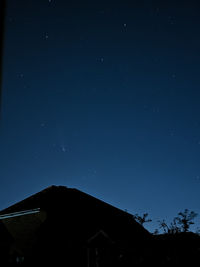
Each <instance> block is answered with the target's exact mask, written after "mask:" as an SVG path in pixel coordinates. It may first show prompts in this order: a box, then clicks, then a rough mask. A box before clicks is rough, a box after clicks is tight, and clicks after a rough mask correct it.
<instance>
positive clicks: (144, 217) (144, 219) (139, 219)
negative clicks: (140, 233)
mask: <svg viewBox="0 0 200 267" xmlns="http://www.w3.org/2000/svg"><path fill="white" fill-rule="evenodd" d="M148 215H149V214H148V213H144V214H143V215H142V216H139V215H138V214H137V213H136V214H135V215H133V218H134V219H135V220H136V221H137V222H138V223H139V224H141V225H142V226H143V224H144V223H147V222H152V220H151V219H147V217H148Z"/></svg>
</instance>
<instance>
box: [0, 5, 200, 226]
mask: <svg viewBox="0 0 200 267" xmlns="http://www.w3.org/2000/svg"><path fill="white" fill-rule="evenodd" d="M199 14H200V4H199V1H193V0H190V1H149V0H146V1H145V0H144V1H141V0H136V1H128V0H121V1H117V0H115V1H109V0H108V1H81V0H78V1H69V0H67V1H64V0H51V1H50V0H41V1H35V0H20V1H16V0H8V1H7V14H6V32H5V33H6V35H5V44H4V45H5V50H4V65H3V71H4V72H3V89H2V91H3V95H2V116H1V122H0V124H1V125H0V127H1V130H0V209H3V208H6V207H7V206H9V205H11V204H13V203H15V202H17V201H19V200H22V199H24V198H25V197H28V196H30V195H31V194H33V193H36V192H38V191H40V190H42V189H44V188H45V187H47V186H49V185H52V184H55V185H64V186H68V187H73V188H77V189H79V190H81V191H84V192H86V193H89V194H91V195H93V196H95V197H97V198H100V199H102V200H104V201H105V202H108V203H110V204H112V205H114V206H117V207H119V208H121V209H123V210H127V211H128V212H130V213H132V214H135V213H138V214H143V213H145V212H148V213H149V216H150V218H151V219H153V221H154V223H153V224H149V225H148V224H146V227H147V229H150V230H151V231H153V230H154V229H155V228H156V227H157V220H159V219H160V220H161V219H167V220H170V221H171V220H172V219H173V218H174V217H175V216H176V215H177V213H178V212H179V211H183V210H184V209H185V208H188V209H190V210H194V211H195V212H197V213H199V215H200V205H199V200H200V87H199V85H200V16H199ZM196 226H198V225H196Z"/></svg>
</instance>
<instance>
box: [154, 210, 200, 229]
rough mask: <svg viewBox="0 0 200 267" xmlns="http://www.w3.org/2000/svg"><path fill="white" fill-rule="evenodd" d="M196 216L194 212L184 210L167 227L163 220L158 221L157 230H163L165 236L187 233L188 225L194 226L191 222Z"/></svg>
mask: <svg viewBox="0 0 200 267" xmlns="http://www.w3.org/2000/svg"><path fill="white" fill-rule="evenodd" d="M197 215H198V214H197V213H195V212H194V211H189V210H188V209H185V210H184V211H183V212H179V213H178V216H177V217H175V218H174V219H173V221H172V222H171V223H170V224H169V225H167V223H166V221H165V220H162V221H158V223H159V228H160V229H162V230H163V232H164V233H165V234H175V233H180V232H188V231H189V228H190V225H192V224H194V222H193V220H194V218H195V217H196V216H197Z"/></svg>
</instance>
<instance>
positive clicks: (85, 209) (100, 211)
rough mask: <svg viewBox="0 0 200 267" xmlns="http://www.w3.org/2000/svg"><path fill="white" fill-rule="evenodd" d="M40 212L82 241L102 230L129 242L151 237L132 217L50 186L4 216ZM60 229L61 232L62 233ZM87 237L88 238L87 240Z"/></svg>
mask: <svg viewBox="0 0 200 267" xmlns="http://www.w3.org/2000/svg"><path fill="white" fill-rule="evenodd" d="M37 208H40V209H41V210H44V211H46V212H47V214H48V216H47V217H51V220H50V221H51V222H52V221H54V224H57V225H58V224H60V225H61V226H60V228H61V229H63V228H64V227H66V224H67V225H68V228H69V229H65V230H66V231H68V232H69V234H70V229H74V228H76V229H77V231H76V235H82V238H86V239H88V238H89V236H92V235H93V234H95V233H96V232H97V230H98V229H99V230H100V229H103V230H104V231H105V232H107V233H108V232H109V235H110V237H111V238H113V237H115V238H116V236H118V237H119V239H120V240H122V239H123V238H124V237H123V236H126V238H127V237H128V236H130V238H131V239H133V236H134V239H143V238H146V237H148V236H150V233H149V232H148V231H147V230H146V229H145V228H143V227H142V226H141V225H140V224H139V223H137V222H136V221H135V220H134V219H133V216H132V215H131V214H129V213H127V212H125V211H122V210H120V209H118V208H116V207H114V206H112V205H110V204H108V203H105V202H103V201H102V200H99V199H97V198H95V197H93V196H91V195H88V194H86V193H84V192H81V191H79V190H77V189H74V188H67V187H65V186H50V187H48V188H46V189H44V190H42V191H40V192H38V193H36V194H34V195H32V196H30V197H28V198H26V199H24V200H22V201H20V202H18V203H16V204H14V205H12V206H10V207H8V208H6V209H4V210H2V211H0V215H2V214H5V213H13V212H18V211H23V210H30V209H37ZM58 228H59V227H57V231H59V229H58ZM49 229H50V226H49ZM86 229H87V231H86ZM112 232H113V236H112ZM60 234H61V233H60ZM84 234H85V237H83V235H84ZM126 241H127V240H126ZM126 241H125V242H126Z"/></svg>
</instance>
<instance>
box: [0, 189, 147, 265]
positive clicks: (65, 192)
mask: <svg viewBox="0 0 200 267" xmlns="http://www.w3.org/2000/svg"><path fill="white" fill-rule="evenodd" d="M0 223H1V224H0V226H2V227H0V230H1V228H2V229H3V230H2V232H4V236H5V237H4V239H5V238H7V239H6V240H7V241H6V242H5V240H4V241H2V242H1V241H0V243H1V244H0V245H1V248H2V247H3V248H4V250H6V251H7V254H6V255H7V263H8V264H12V266H15V265H19V264H20V265H23V266H35V265H36V264H45V265H47V264H55V265H56V266H61V265H62V266H64V265H66V266H74V267H76V266H77V267H78V266H80V267H106V266H109V267H111V266H115V267H116V266H130V265H133V264H135V265H136V266H140V263H141V262H142V259H143V258H144V255H145V254H146V251H147V248H148V243H149V241H150V240H151V239H152V235H151V234H150V233H149V232H148V231H147V230H146V229H145V228H143V227H142V226H141V225H140V224H139V223H137V222H136V221H135V220H134V218H133V216H132V215H131V214H129V213H127V212H125V211H122V210H120V209H118V208H116V207H113V206H112V205H110V204H107V203H105V202H103V201H101V200H99V199H97V198H95V197H93V196H91V195H88V194H86V193H84V192H81V191H79V190H77V189H74V188H67V187H64V186H50V187H48V188H46V189H44V190H42V191H41V192H39V193H36V194H34V195H32V196H30V197H28V198H26V199H24V200H22V201H20V202H18V203H16V204H14V205H12V206H10V207H8V208H6V209H4V210H2V211H1V212H0ZM4 250H3V249H2V251H4Z"/></svg>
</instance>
